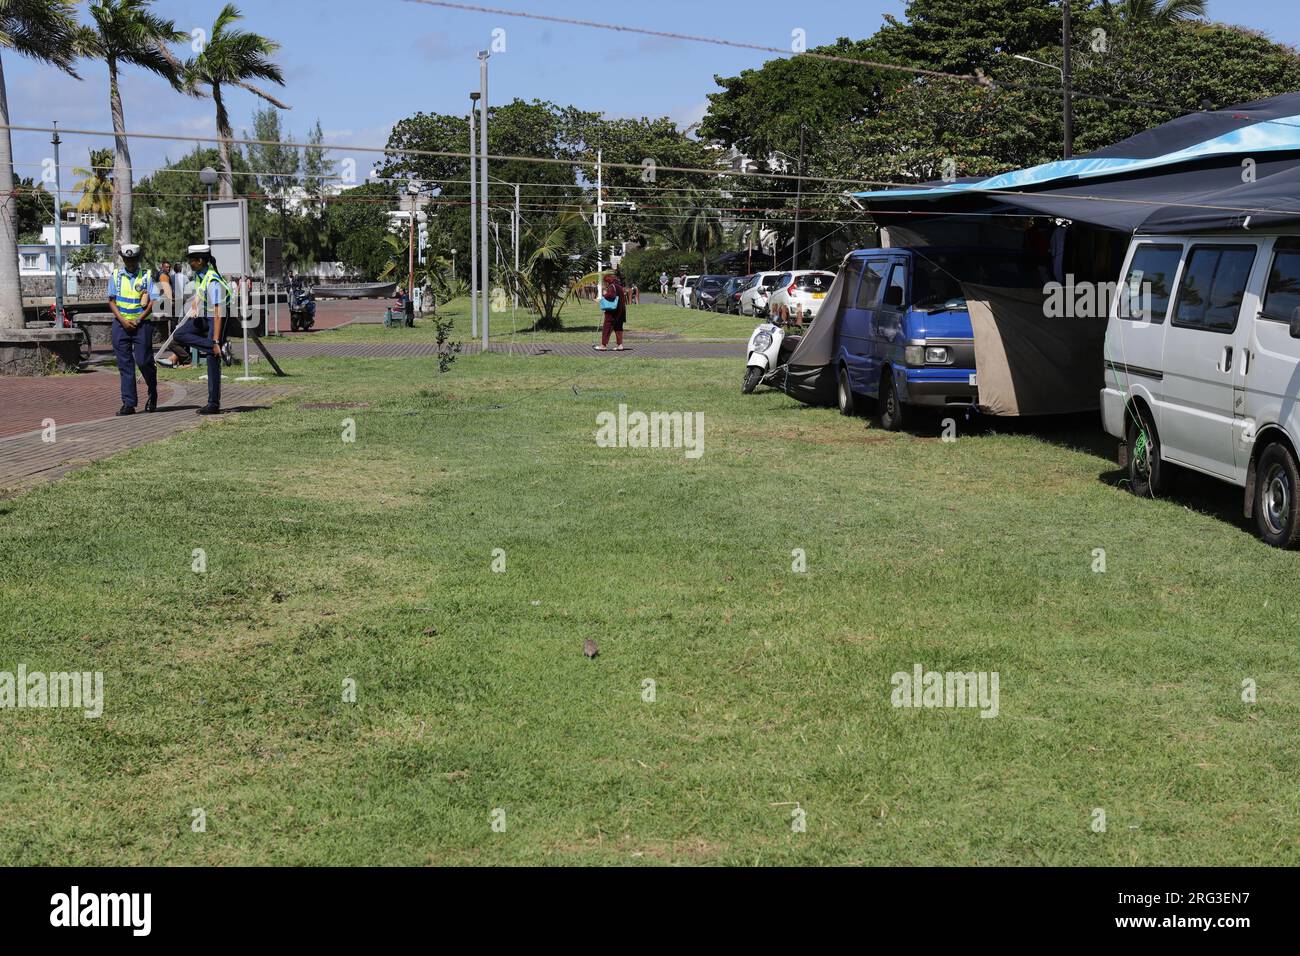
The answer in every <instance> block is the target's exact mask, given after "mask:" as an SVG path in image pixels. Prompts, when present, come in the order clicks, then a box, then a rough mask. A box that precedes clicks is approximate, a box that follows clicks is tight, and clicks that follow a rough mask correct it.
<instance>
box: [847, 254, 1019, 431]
mask: <svg viewBox="0 0 1300 956" xmlns="http://www.w3.org/2000/svg"><path fill="white" fill-rule="evenodd" d="M842 273H843V275H844V282H845V285H844V291H843V298H842V305H841V311H840V322H839V329H838V334H837V337H836V343H835V372H836V394H837V397H838V403H839V408H840V412H841V413H842V414H844V415H852V414H855V412H856V410H857V408H858V407H859V405H860V404H861V403H860V399H861V398H862V397H864V396H865V397H868V398H871V399H875V400H877V401H878V403H879V405H878V408H879V414H880V424H881V427H883V428H885V429H888V430H890V431H896V430H898V429H899V428H901V427H902V426H903V421H904V418H905V410H906V409H907V407H908V406H924V407H930V408H946V407H960V408H968V407H970V406H971V405H974V404H975V402H976V400H977V398H978V395H979V393H978V390H977V389H976V384H975V383H976V378H975V375H976V369H975V338H974V335H973V333H972V332H971V323H970V313H969V312H968V311H967V310H966V299H965V297H964V296H963V294H962V288H961V283H962V281H968V282H977V283H980V284H983V285H994V286H1011V287H1017V288H1023V287H1026V286H1041V285H1042V284H1043V281H1044V280H1043V277H1042V276H1040V275H1038V274H1037V273H1036V272H1035V271H1034V269H1033V267H1032V264H1031V260H1030V259H1029V257H1027V256H1023V255H1021V254H1018V253H1014V252H1009V251H1007V250H990V249H960V248H937V247H936V248H929V247H920V248H890V249H860V250H858V251H856V252H853V253H852V254H850V255H849V257H848V258H847V259H846V260H845V264H844V268H843V270H842Z"/></svg>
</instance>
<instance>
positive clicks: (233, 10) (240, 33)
mask: <svg viewBox="0 0 1300 956" xmlns="http://www.w3.org/2000/svg"><path fill="white" fill-rule="evenodd" d="M242 19H243V14H241V13H240V12H239V8H238V7H236V6H235V5H234V4H233V3H228V4H226V5H225V7H223V8H222V10H221V13H219V14H218V15H217V19H216V21H215V22H214V23H213V25H212V32H211V33H209V34H208V36H207V39H206V41H205V42H204V43H203V46H202V51H201V52H200V53H199V55H198V56H196V57H193V58H192V59H190V60H188V61H186V63H185V82H186V87H187V88H188V89H191V90H194V89H197V88H199V87H207V90H208V94H209V95H210V96H211V97H212V102H213V104H214V105H215V106H216V109H217V136H218V151H219V153H220V156H221V166H220V169H219V174H220V180H219V182H220V195H221V198H222V199H230V198H232V197H233V196H234V195H235V186H234V181H233V177H232V176H231V163H232V160H231V151H232V147H233V145H234V144H233V143H232V142H231V141H232V140H233V139H234V137H235V134H234V132H232V130H231V127H230V114H229V113H228V112H227V111H226V100H225V94H226V91H227V88H228V87H231V86H237V87H239V88H240V89H244V90H248V91H249V92H250V93H253V94H255V95H256V96H260V97H261V98H262V99H264V100H266V101H267V102H268V103H270V104H271V105H272V106H277V107H279V108H280V109H282V110H287V109H289V108H290V107H289V106H288V104H286V103H282V102H280V101H279V100H278V99H276V98H275V97H274V96H272V95H271V94H270V93H268V92H267V91H266V90H264V89H262V88H261V87H259V86H256V85H254V84H253V83H252V82H251V81H252V80H266V81H268V82H271V83H275V84H277V85H279V86H283V85H284V73H283V72H282V71H281V70H280V67H278V66H277V65H276V64H275V63H274V62H273V61H272V60H271V57H272V56H274V55H275V53H276V51H277V50H279V49H280V44H278V43H276V42H274V41H273V40H268V39H267V38H266V37H264V36H261V35H260V34H257V33H250V32H248V31H246V30H239V29H235V28H234V26H233V25H234V24H235V23H236V22H238V21H239V20H242Z"/></svg>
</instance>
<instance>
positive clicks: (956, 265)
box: [912, 252, 1043, 309]
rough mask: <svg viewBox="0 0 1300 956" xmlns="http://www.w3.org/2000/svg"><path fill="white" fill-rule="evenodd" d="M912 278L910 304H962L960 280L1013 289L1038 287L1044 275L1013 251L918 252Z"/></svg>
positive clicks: (929, 306) (927, 306)
mask: <svg viewBox="0 0 1300 956" xmlns="http://www.w3.org/2000/svg"><path fill="white" fill-rule="evenodd" d="M915 262H916V269H915V273H914V275H913V279H912V286H913V288H912V308H914V309H938V308H943V306H944V305H945V304H951V307H952V308H961V307H962V306H961V305H957V304H956V303H958V302H960V303H962V305H964V304H965V302H966V296H965V295H964V294H963V292H962V291H961V284H962V283H963V282H970V283H974V284H976V285H992V286H1002V287H1005V288H1012V289H1040V288H1042V286H1043V279H1042V277H1041V276H1040V275H1039V274H1038V272H1037V271H1036V270H1035V269H1034V268H1033V264H1032V263H1031V262H1030V260H1029V259H1026V258H1023V257H1020V256H1016V255H1014V254H1012V253H1000V254H995V253H979V252H973V253H972V252H952V253H933V252H924V253H922V252H918V253H917V254H916V257H915Z"/></svg>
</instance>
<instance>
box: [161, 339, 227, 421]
mask: <svg viewBox="0 0 1300 956" xmlns="http://www.w3.org/2000/svg"><path fill="white" fill-rule="evenodd" d="M172 341H173V342H177V343H179V344H181V345H183V346H185V347H186V348H192V349H198V352H199V355H200V356H202V357H206V358H207V360H208V404H209V405H211V406H212V407H213V408H220V407H221V354H220V353H219V352H218V350H217V349H214V348H213V347H212V325H211V322H210V320H209V319H206V318H204V317H202V316H199V317H197V318H193V319H190V320H189V321H187V322H185V323H184V324H182V325H181V327H180V328H178V329H177V330H176V336H175V337H174V338H173V339H172Z"/></svg>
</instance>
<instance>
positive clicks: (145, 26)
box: [82, 0, 185, 252]
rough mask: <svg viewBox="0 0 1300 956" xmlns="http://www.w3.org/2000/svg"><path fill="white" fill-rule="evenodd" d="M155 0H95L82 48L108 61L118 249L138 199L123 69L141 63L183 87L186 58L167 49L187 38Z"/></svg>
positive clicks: (127, 232)
mask: <svg viewBox="0 0 1300 956" xmlns="http://www.w3.org/2000/svg"><path fill="white" fill-rule="evenodd" d="M151 7H152V0H93V2H92V3H91V4H90V18H91V21H92V22H93V26H91V27H89V28H88V29H87V30H85V31H84V33H83V36H82V49H83V51H84V52H85V53H87V54H89V55H90V56H94V57H96V58H98V59H100V60H103V61H104V62H105V64H107V66H108V108H109V113H110V114H111V116H112V118H113V150H114V154H113V176H112V183H113V197H112V226H113V239H114V243H115V245H116V250H115V252H116V251H120V250H121V247H122V244H123V243H127V242H130V241H131V235H132V233H131V217H132V212H133V209H134V205H135V199H134V197H133V196H132V195H131V190H132V188H133V185H134V177H133V175H132V172H131V149H130V146H129V145H128V143H127V136H126V116H125V114H124V112H123V110H122V92H121V89H120V87H119V82H118V73H119V71H120V70H121V68H122V67H123V66H136V67H139V68H141V69H143V70H148V71H149V72H151V73H154V74H156V75H158V76H161V77H162V78H163V79H165V80H166V81H167V82H169V83H171V84H172V86H173V87H175V88H176V89H177V90H179V89H181V88H182V85H183V84H182V80H181V73H182V70H183V67H182V65H181V62H180V60H178V59H177V58H176V57H175V56H173V55H172V52H171V51H170V50H169V49H168V48H167V45H168V44H169V43H175V42H178V41H179V40H181V39H182V38H184V37H185V34H184V33H182V32H181V31H179V30H177V29H176V24H175V23H173V22H172V21H171V20H167V19H164V18H163V17H160V16H158V15H157V14H155V13H154V12H153V11H152V9H151Z"/></svg>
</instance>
